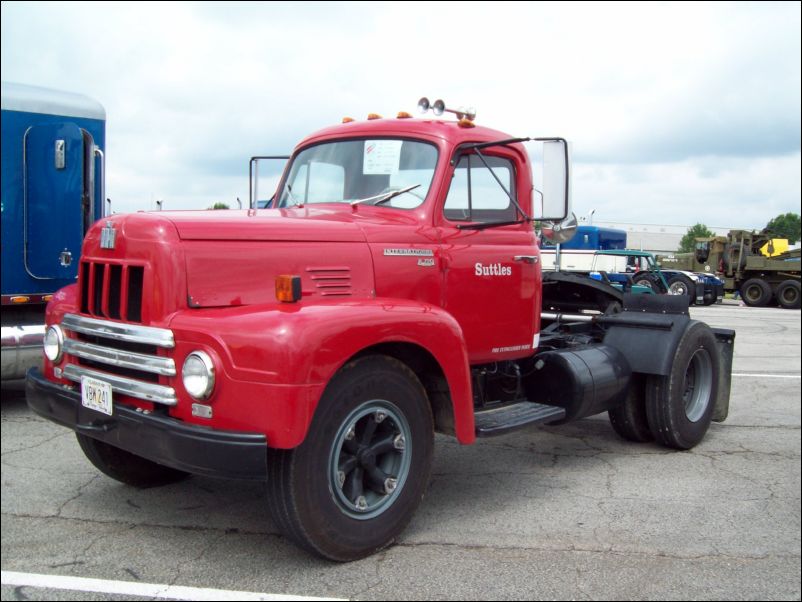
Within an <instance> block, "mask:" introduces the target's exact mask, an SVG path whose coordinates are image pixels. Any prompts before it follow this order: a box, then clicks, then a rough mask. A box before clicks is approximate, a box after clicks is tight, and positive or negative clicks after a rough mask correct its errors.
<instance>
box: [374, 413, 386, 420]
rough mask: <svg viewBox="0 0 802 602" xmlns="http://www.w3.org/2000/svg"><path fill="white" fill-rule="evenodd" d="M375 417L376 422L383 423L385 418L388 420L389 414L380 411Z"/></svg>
mask: <svg viewBox="0 0 802 602" xmlns="http://www.w3.org/2000/svg"><path fill="white" fill-rule="evenodd" d="M373 417H374V418H375V420H376V422H382V421H383V420H384V419H385V418H387V414H385V413H384V412H382V411H378V412H376V413H375V414H374V416H373Z"/></svg>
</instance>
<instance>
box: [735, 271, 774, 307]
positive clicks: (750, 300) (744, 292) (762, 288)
mask: <svg viewBox="0 0 802 602" xmlns="http://www.w3.org/2000/svg"><path fill="white" fill-rule="evenodd" d="M740 292H741V298H742V299H743V300H744V303H746V304H747V305H749V306H751V307H764V306H766V305H768V303H769V301H771V287H770V286H769V283H768V282H766V281H765V280H763V279H761V278H751V279H749V280H747V281H746V282H744V283H743V284H742V285H741V291H740Z"/></svg>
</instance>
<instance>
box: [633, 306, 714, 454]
mask: <svg viewBox="0 0 802 602" xmlns="http://www.w3.org/2000/svg"><path fill="white" fill-rule="evenodd" d="M673 359H674V361H673V362H672V365H671V371H670V373H669V374H668V375H665V376H659V375H652V376H649V377H648V378H647V380H646V418H647V420H648V423H649V428H650V430H651V432H652V435H654V438H655V440H656V441H657V442H658V443H661V444H662V445H665V446H666V447H673V448H676V449H691V448H692V447H694V446H695V445H696V444H698V443H699V442H700V441H701V440H702V439H703V438H704V436H705V433H707V429H708V428H709V427H710V422H711V420H712V417H713V409H714V406H715V402H716V398H717V397H718V379H719V354H718V347H717V346H716V338H715V335H713V331H712V330H710V327H709V326H707V324H704V323H702V322H696V321H691V322H689V323H688V326H687V328H686V329H685V333H684V334H683V335H682V338H681V339H680V342H679V345H678V346H677V350H676V352H675V353H674V358H673Z"/></svg>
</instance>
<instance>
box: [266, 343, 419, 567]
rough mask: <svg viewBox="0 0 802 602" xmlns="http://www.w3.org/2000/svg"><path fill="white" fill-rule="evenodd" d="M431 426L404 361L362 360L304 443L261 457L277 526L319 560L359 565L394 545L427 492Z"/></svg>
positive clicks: (348, 370) (330, 391) (342, 380)
mask: <svg viewBox="0 0 802 602" xmlns="http://www.w3.org/2000/svg"><path fill="white" fill-rule="evenodd" d="M433 450H434V428H433V420H432V413H431V407H430V405H429V401H428V398H427V396H426V392H425V391H424V389H423V386H422V385H421V384H420V381H419V380H418V379H417V377H416V376H415V374H414V373H413V372H412V371H411V370H409V368H407V367H406V366H405V365H404V364H402V363H401V362H399V361H398V360H395V359H393V358H390V357H386V356H366V357H363V358H360V359H357V360H355V361H353V362H351V363H349V364H348V365H346V366H345V367H344V368H343V369H342V370H341V371H340V372H339V373H338V374H337V375H336V376H335V377H334V378H333V379H332V381H331V383H330V384H329V386H328V387H327V389H326V392H325V393H324V394H323V397H322V398H321V400H320V403H319V404H318V407H317V410H316V412H315V417H314V419H313V420H312V424H311V425H310V427H309V432H308V433H307V436H306V439H305V440H304V442H303V443H302V444H301V445H300V446H299V447H297V448H295V449H291V450H270V451H269V454H268V496H269V502H270V508H271V512H272V514H273V518H274V520H275V521H276V523H277V524H278V526H279V528H280V529H281V530H282V531H283V532H284V533H285V534H286V535H287V536H288V537H289V538H290V539H292V540H293V541H294V542H295V543H296V544H298V545H299V546H301V547H303V548H305V549H307V550H309V551H311V552H313V553H315V554H318V555H320V556H323V557H325V558H329V559H331V560H337V561H343V562H344V561H350V560H356V559H359V558H363V557H365V556H368V555H370V554H373V553H374V552H376V551H378V550H380V549H382V548H384V547H385V546H387V545H389V544H390V543H392V542H393V540H394V539H395V538H396V537H398V535H399V534H400V533H401V532H402V531H403V530H404V528H405V527H406V526H407V524H408V523H409V521H410V520H411V518H412V515H413V514H414V512H415V510H416V509H417V507H418V504H419V503H420V501H421V499H422V498H423V494H424V492H425V490H426V487H427V485H428V481H429V474H430V472H431V463H432V455H433Z"/></svg>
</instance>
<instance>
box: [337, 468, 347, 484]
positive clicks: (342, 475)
mask: <svg viewBox="0 0 802 602" xmlns="http://www.w3.org/2000/svg"><path fill="white" fill-rule="evenodd" d="M337 480H338V481H339V482H340V487H342V486H343V485H344V484H345V473H344V472H343V471H342V470H340V471H338V472H337Z"/></svg>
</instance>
